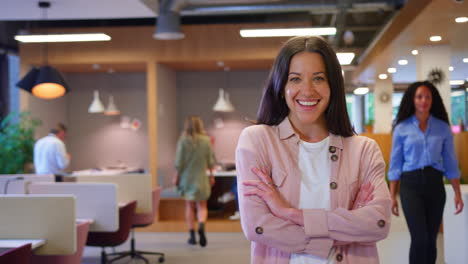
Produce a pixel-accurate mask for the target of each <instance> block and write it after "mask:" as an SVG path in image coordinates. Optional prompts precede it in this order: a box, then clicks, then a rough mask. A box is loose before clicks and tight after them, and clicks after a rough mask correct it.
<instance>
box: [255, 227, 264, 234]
mask: <svg viewBox="0 0 468 264" xmlns="http://www.w3.org/2000/svg"><path fill="white" fill-rule="evenodd" d="M255 233H257V234H259V235H261V234H263V228H262V227H260V226H257V227H256V228H255Z"/></svg>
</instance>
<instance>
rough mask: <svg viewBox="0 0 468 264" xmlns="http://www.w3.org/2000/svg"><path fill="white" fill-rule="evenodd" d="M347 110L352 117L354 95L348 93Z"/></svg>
mask: <svg viewBox="0 0 468 264" xmlns="http://www.w3.org/2000/svg"><path fill="white" fill-rule="evenodd" d="M346 110H347V111H348V116H349V118H350V119H351V118H352V116H353V95H352V94H346Z"/></svg>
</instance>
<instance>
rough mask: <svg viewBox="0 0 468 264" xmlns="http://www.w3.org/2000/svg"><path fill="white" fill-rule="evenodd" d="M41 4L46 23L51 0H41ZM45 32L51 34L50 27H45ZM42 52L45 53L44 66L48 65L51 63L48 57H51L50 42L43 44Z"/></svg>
mask: <svg viewBox="0 0 468 264" xmlns="http://www.w3.org/2000/svg"><path fill="white" fill-rule="evenodd" d="M38 5H39V8H40V9H41V10H42V19H43V21H45V24H46V23H47V18H48V17H47V9H48V8H49V7H50V2H47V1H39V3H38ZM45 34H46V35H49V30H48V27H46V29H45ZM42 54H43V57H42V59H43V62H44V66H47V65H48V64H49V61H48V57H49V47H48V43H47V42H45V43H44V44H43V45H42Z"/></svg>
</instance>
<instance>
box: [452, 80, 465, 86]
mask: <svg viewBox="0 0 468 264" xmlns="http://www.w3.org/2000/svg"><path fill="white" fill-rule="evenodd" d="M464 83H465V81H464V80H450V85H462V84H464Z"/></svg>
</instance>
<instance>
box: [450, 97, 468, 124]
mask: <svg viewBox="0 0 468 264" xmlns="http://www.w3.org/2000/svg"><path fill="white" fill-rule="evenodd" d="M450 105H451V108H452V118H451V120H450V122H451V123H452V125H454V126H458V125H460V122H463V124H465V125H466V92H465V90H463V89H457V90H455V89H453V90H452V92H451V93H450Z"/></svg>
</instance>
